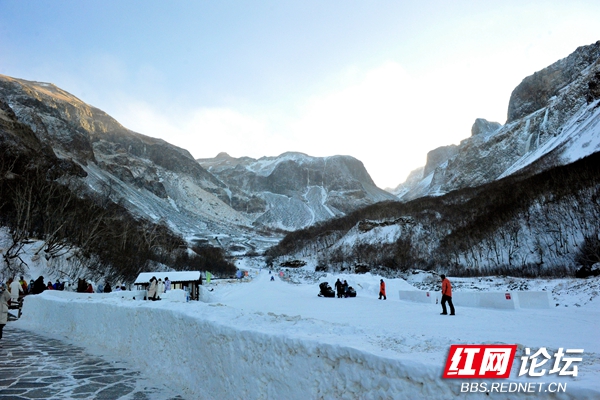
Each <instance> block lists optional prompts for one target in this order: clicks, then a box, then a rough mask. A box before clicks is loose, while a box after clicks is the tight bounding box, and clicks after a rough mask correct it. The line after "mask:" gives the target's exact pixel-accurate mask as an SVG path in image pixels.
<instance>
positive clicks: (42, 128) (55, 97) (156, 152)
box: [0, 76, 251, 235]
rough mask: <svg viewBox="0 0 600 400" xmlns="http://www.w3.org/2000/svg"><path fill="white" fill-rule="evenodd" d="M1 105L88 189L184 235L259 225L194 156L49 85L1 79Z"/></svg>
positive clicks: (3, 77) (4, 77)
mask: <svg viewBox="0 0 600 400" xmlns="http://www.w3.org/2000/svg"><path fill="white" fill-rule="evenodd" d="M0 101H2V102H3V103H4V104H6V105H7V106H8V107H10V109H11V110H12V111H13V112H14V114H15V116H16V118H17V120H18V122H20V123H23V124H25V125H27V126H29V127H30V128H31V129H32V131H33V132H34V133H35V136H36V138H37V139H39V140H40V141H41V143H43V144H44V145H45V146H46V147H48V148H50V149H52V151H53V152H54V154H56V156H58V157H59V158H60V159H64V160H71V161H72V162H74V163H75V164H77V165H78V166H80V167H81V169H82V171H83V173H82V174H81V175H82V177H81V179H82V180H83V181H84V182H85V184H86V187H89V188H90V189H91V191H93V192H96V193H102V194H104V195H107V196H109V197H110V198H111V199H112V200H113V201H115V202H120V203H122V204H124V205H125V206H126V207H127V208H128V209H129V210H130V211H132V212H133V213H134V214H136V215H139V216H142V217H145V218H147V219H149V220H151V221H160V220H164V221H168V224H169V225H170V227H171V228H172V229H174V230H175V231H176V232H180V233H183V234H184V235H193V234H198V235H202V234H203V233H208V234H210V235H212V234H214V232H215V231H219V232H223V231H225V230H226V229H225V228H230V230H231V229H233V228H235V230H237V231H238V232H240V231H243V228H244V227H246V228H247V227H249V226H250V225H251V221H250V220H249V219H248V218H247V217H246V216H244V215H243V214H241V213H239V212H237V211H235V210H233V209H232V208H231V207H230V206H229V205H228V204H225V203H224V202H223V201H222V200H221V198H226V197H228V194H227V192H226V190H225V188H224V185H223V184H222V183H221V182H219V180H218V179H216V178H215V177H214V176H213V175H211V174H210V173H208V172H207V171H205V170H204V169H203V168H202V167H201V166H200V165H199V164H198V163H197V162H196V161H195V160H194V158H193V157H192V156H191V155H190V154H189V152H188V151H186V150H184V149H181V148H178V147H176V146H173V145H171V144H169V143H167V142H165V141H163V140H160V139H154V138H150V137H148V136H144V135H141V134H138V133H136V132H133V131H130V130H128V129H126V128H125V127H123V126H122V125H121V124H119V123H118V122H117V121H116V120H114V119H113V118H111V117H110V116H109V115H107V114H106V113H104V112H103V111H101V110H99V109H97V108H95V107H92V106H90V105H88V104H86V103H84V102H83V101H81V100H79V99H78V98H76V97H74V96H73V95H71V94H69V93H67V92H65V91H64V90H62V89H60V88H58V87H56V86H54V85H52V84H47V83H40V82H31V81H25V80H22V79H15V78H11V77H8V76H0Z"/></svg>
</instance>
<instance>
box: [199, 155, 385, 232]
mask: <svg viewBox="0 0 600 400" xmlns="http://www.w3.org/2000/svg"><path fill="white" fill-rule="evenodd" d="M198 162H199V163H200V164H201V165H202V166H203V167H204V168H206V169H207V170H208V171H209V172H211V173H212V174H214V175H215V176H217V177H218V178H219V179H220V180H221V181H222V182H224V183H225V184H226V185H227V186H228V188H230V189H231V190H232V192H234V193H238V194H239V193H246V196H247V197H248V199H247V200H246V201H245V203H246V204H249V203H252V198H255V199H260V201H262V203H263V204H264V209H260V208H259V209H255V210H254V213H253V215H254V218H255V223H256V224H260V225H264V226H268V227H277V228H279V229H284V230H296V229H300V228H304V227H307V226H309V225H312V224H314V223H316V222H320V221H324V220H327V219H330V218H332V217H339V216H342V215H344V214H345V213H348V212H351V211H354V210H356V209H358V208H360V207H364V206H367V205H370V204H373V203H376V202H379V201H384V200H394V199H395V197H394V196H392V195H390V194H389V193H388V192H386V191H384V190H382V189H379V188H378V187H377V186H376V185H375V183H374V182H373V180H372V179H371V177H370V176H369V174H368V173H367V171H366V169H365V168H364V165H363V164H362V163H361V162H360V161H359V160H357V159H355V158H353V157H350V156H332V157H311V156H308V155H306V154H302V153H294V152H288V153H284V154H281V155H279V156H277V157H263V158H260V159H258V160H255V159H252V158H249V157H242V158H233V157H230V156H229V155H227V154H226V153H221V154H219V155H218V156H217V157H215V158H210V159H200V160H198ZM254 203H258V200H256V201H254Z"/></svg>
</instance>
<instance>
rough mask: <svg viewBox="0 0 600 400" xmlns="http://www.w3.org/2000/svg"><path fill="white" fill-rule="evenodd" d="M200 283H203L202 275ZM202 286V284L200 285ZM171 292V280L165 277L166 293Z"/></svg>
mask: <svg viewBox="0 0 600 400" xmlns="http://www.w3.org/2000/svg"><path fill="white" fill-rule="evenodd" d="M200 282H202V275H200ZM200 284H202V283H200ZM169 290H171V281H170V280H169V277H168V276H167V277H165V292H168V291H169Z"/></svg>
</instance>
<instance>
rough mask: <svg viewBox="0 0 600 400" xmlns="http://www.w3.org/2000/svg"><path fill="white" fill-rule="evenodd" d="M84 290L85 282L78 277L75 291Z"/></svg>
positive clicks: (80, 291)
mask: <svg viewBox="0 0 600 400" xmlns="http://www.w3.org/2000/svg"><path fill="white" fill-rule="evenodd" d="M86 290H87V283H86V282H85V280H83V279H81V278H79V280H78V281H77V293H85V291H86Z"/></svg>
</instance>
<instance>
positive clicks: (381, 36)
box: [0, 0, 600, 188]
mask: <svg viewBox="0 0 600 400" xmlns="http://www.w3.org/2000/svg"><path fill="white" fill-rule="evenodd" d="M598 21H600V2H598V1H597V0H587V1H577V0H572V1H568V2H565V1H523V0H518V1H515V0H503V1H485V2H481V1H474V0H472V1H461V0H457V1H445V0H439V1H422V0H418V1H392V0H390V1H342V0H332V1H322V0H298V1H296V0H292V1H241V0H239V1H230V0H223V1H176V2H174V1H157V0H135V1H134V0H118V1H117V0H102V1H99V0H86V1H79V0H62V1H60V2H50V1H42V0H30V1H10V0H0V74H4V75H9V76H13V77H16V78H22V79H28V80H35V81H42V82H51V83H54V84H55V85H57V86H59V87H60V88H62V89H64V90H67V91H68V92H70V93H72V94H74V95H75V96H77V97H79V98H80V99H81V100H83V101H85V102H86V103H89V104H91V105H93V106H95V107H98V108H100V109H102V110H104V111H106V112H107V113H108V114H110V115H111V116H113V117H114V118H116V119H117V120H118V121H119V122H121V123H122V124H123V125H124V126H126V127H127V128H129V129H132V130H134V131H136V132H140V133H143V134H145V135H149V136H153V137H160V138H163V139H165V140H166V141H168V142H170V143H172V144H175V145H177V146H180V147H183V148H185V149H187V150H189V151H190V153H191V154H192V155H193V156H194V157H195V158H209V157H214V156H216V155H217V153H219V152H222V151H224V152H227V153H229V154H230V155H231V156H234V157H242V156H250V157H253V158H260V157H262V156H276V155H279V154H281V153H283V152H286V151H300V152H303V153H306V154H309V155H311V156H331V155H337V154H344V155H351V156H354V157H356V158H358V159H359V160H361V161H362V162H363V163H364V164H365V167H366V168H367V171H368V172H369V174H370V175H371V177H372V178H373V180H374V181H375V183H376V184H377V185H378V186H380V187H382V188H384V187H395V186H397V185H398V184H399V183H401V182H403V181H404V180H405V178H406V176H407V175H408V173H409V172H410V171H411V170H413V169H415V168H417V167H419V166H422V165H424V164H425V161H426V155H427V152H428V151H430V150H433V149H434V148H436V147H439V146H444V145H449V144H453V143H454V144H458V143H459V142H460V141H461V140H462V139H465V138H467V137H469V136H470V134H471V132H470V130H471V126H472V124H473V122H474V121H475V119H476V118H485V119H488V120H490V121H498V122H500V123H504V122H505V120H506V110H507V107H508V101H509V98H510V94H511V92H512V90H513V89H514V88H515V86H516V85H518V84H519V83H520V82H521V80H522V79H523V78H525V77H526V76H528V75H531V74H533V73H534V72H535V71H538V70H540V69H542V68H544V67H546V66H548V65H550V64H551V63H553V62H555V61H557V60H559V59H561V58H563V57H566V56H567V55H569V54H570V53H571V52H573V51H574V50H575V49H576V48H577V47H579V46H583V45H588V44H591V43H594V42H596V41H597V40H599V39H600V24H598Z"/></svg>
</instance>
